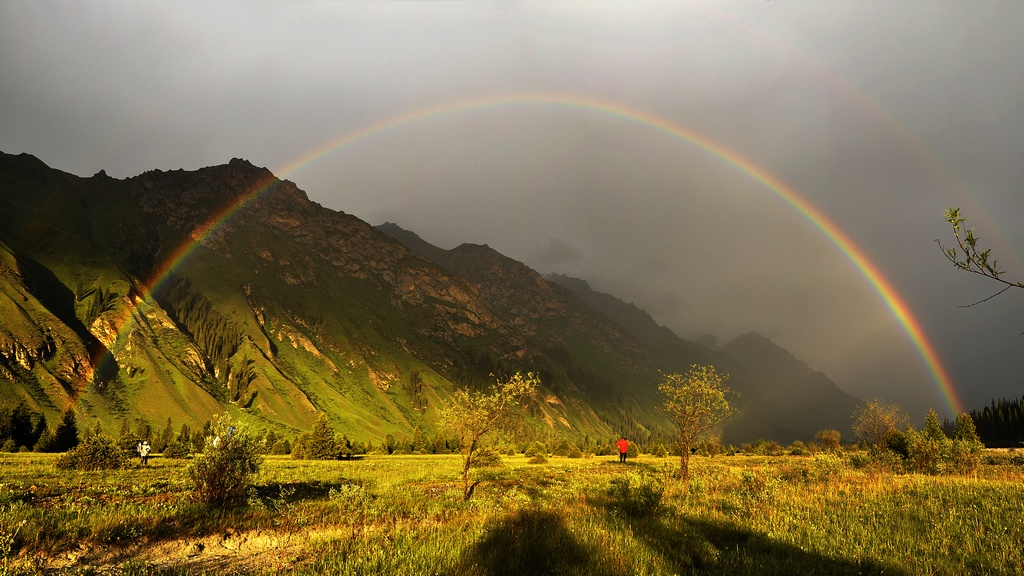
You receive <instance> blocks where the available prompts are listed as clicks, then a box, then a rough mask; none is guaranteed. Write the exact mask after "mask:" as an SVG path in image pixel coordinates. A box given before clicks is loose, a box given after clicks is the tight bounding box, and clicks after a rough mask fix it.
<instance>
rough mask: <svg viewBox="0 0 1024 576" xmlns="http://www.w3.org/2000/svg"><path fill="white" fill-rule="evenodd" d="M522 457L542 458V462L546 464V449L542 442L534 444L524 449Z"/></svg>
mask: <svg viewBox="0 0 1024 576" xmlns="http://www.w3.org/2000/svg"><path fill="white" fill-rule="evenodd" d="M523 455H524V456H526V457H527V458H534V457H536V456H541V457H543V458H544V461H545V462H547V455H548V448H547V446H545V445H544V443H543V442H534V443H533V444H530V445H529V446H527V447H526V451H524V452H523Z"/></svg>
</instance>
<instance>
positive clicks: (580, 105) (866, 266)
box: [147, 93, 964, 414]
mask: <svg viewBox="0 0 1024 576" xmlns="http://www.w3.org/2000/svg"><path fill="white" fill-rule="evenodd" d="M511 106H547V107H561V108H567V109H572V110H583V111H591V112H596V113H599V114H603V115H607V116H612V117H615V118H620V119H622V120H625V121H627V122H630V123H635V124H640V125H643V126H646V127H648V128H651V129H653V130H656V131H658V132H661V133H664V134H667V135H670V136H672V137H674V138H676V139H678V140H680V141H682V142H685V143H686V144H689V145H692V146H694V147H696V148H698V149H700V150H702V151H704V152H706V153H708V154H710V155H711V156H714V157H716V158H718V159H719V160H721V161H723V162H725V163H726V164H728V165H731V166H733V167H734V168H736V169H738V170H739V171H740V172H742V173H744V174H746V175H747V176H748V177H750V178H751V179H753V180H754V181H756V182H757V183H759V184H760V185H761V186H763V187H764V188H766V189H767V190H769V191H771V192H772V193H773V194H775V195H776V196H777V197H778V198H780V199H781V200H783V201H784V202H785V203H787V204H789V205H790V206H792V207H793V208H794V209H795V210H796V211H797V212H798V213H800V214H801V215H802V216H803V217H804V218H806V219H807V220H808V221H809V222H810V223H811V224H813V225H814V227H815V228H817V229H818V230H819V231H820V232H821V233H822V234H823V235H824V236H825V237H826V238H827V239H828V240H829V241H830V242H831V243H832V244H833V245H835V246H836V248H838V249H839V251H840V253H842V254H843V255H844V256H845V257H846V258H847V259H848V260H849V261H850V262H851V263H852V264H853V266H854V268H856V270H857V271H859V272H860V274H861V275H862V276H863V277H864V278H865V279H866V280H867V281H868V283H869V284H870V286H871V287H872V289H873V290H874V291H875V292H876V293H877V294H878V296H879V297H880V298H881V300H882V302H883V303H884V304H885V306H886V307H887V308H888V309H889V311H890V312H891V313H892V315H893V317H894V318H895V319H896V320H897V321H898V322H899V324H900V326H901V327H902V329H903V331H904V332H905V333H906V334H907V337H908V338H909V339H910V341H911V342H912V344H913V345H914V347H915V348H916V349H917V351H918V354H919V355H920V358H921V360H922V362H923V364H924V366H925V368H926V369H927V371H928V372H929V374H930V375H931V378H932V379H933V380H934V382H935V384H936V386H937V387H938V389H939V392H940V394H941V396H942V398H943V400H944V401H945V402H946V404H947V407H948V408H949V410H950V411H951V412H952V413H954V414H960V413H962V412H963V411H964V410H963V405H962V403H961V401H960V399H959V397H958V395H957V393H956V389H955V388H954V386H953V383H952V381H951V379H950V377H949V374H948V372H947V371H946V369H945V367H944V366H943V365H942V362H941V361H940V360H939V357H938V354H937V353H936V351H935V348H934V346H933V345H932V344H931V342H930V341H929V340H928V338H927V336H926V334H925V332H924V330H923V329H922V328H921V325H920V323H919V322H918V321H917V319H916V318H915V317H914V315H913V313H912V312H911V310H910V307H909V306H907V304H906V302H904V300H903V298H902V297H900V295H899V293H897V291H896V290H895V289H894V288H893V286H892V284H891V283H890V282H889V281H888V280H887V279H886V278H885V276H884V275H883V274H882V271H881V270H880V269H879V268H878V266H876V265H875V264H874V263H873V262H872V261H871V260H870V259H869V258H868V257H867V255H866V254H865V253H864V251H863V250H861V249H860V248H859V247H858V246H857V245H856V244H855V243H854V242H853V241H852V240H851V239H850V237H849V236H847V235H846V233H845V232H843V231H842V229H840V228H839V226H837V225H836V224H835V222H833V221H832V220H830V219H829V218H828V217H827V216H825V215H824V214H823V213H822V212H821V211H819V210H818V209H817V208H816V207H815V206H814V205H812V204H811V203H810V202H808V201H807V200H806V199H804V198H803V197H802V196H800V194H798V193H797V192H796V190H794V189H793V188H791V187H790V186H788V185H787V184H786V183H785V182H783V181H782V180H780V179H779V178H777V177H775V176H774V175H772V174H771V173H769V172H768V171H767V170H765V169H763V168H761V167H759V166H757V165H756V164H754V163H753V162H751V161H749V160H747V159H746V158H744V157H742V156H740V155H739V154H738V153H736V152H735V151H733V150H731V149H729V148H727V147H726V146H723V145H721V144H719V143H717V142H714V141H712V140H710V139H708V138H707V137H705V136H703V135H701V134H699V133H697V132H694V131H693V130H690V129H688V128H686V127H684V126H682V125H680V124H678V123H676V122H674V121H672V120H670V119H668V118H664V117H662V116H657V115H655V114H652V113H650V112H647V111H645V110H641V109H637V108H633V107H630V106H627V105H624V104H621V103H618V102H612V101H607V100H601V99H596V98H591V97H586V96H581V95H577V94H565V93H556V94H547V93H515V94H503V95H498V96H491V97H485V98H477V99H470V100H461V101H457V102H451V103H446V104H442V105H438V106H432V107H428V108H422V109H419V110H416V111H413V112H409V113H407V114H403V115H400V116H395V117H392V118H388V119H385V120H382V121H379V122H376V123H374V124H369V125H367V126H365V127H363V128H360V129H357V130H354V131H351V132H348V133H346V134H344V135H342V136H340V137H339V138H336V139H333V140H330V141H328V142H326V143H324V144H323V145H321V146H319V147H317V148H315V149H313V150H311V151H310V152H309V153H307V154H305V155H303V156H301V157H299V158H297V159H295V160H293V161H292V162H290V163H288V164H286V165H284V166H279V167H276V168H275V169H274V170H273V172H274V173H275V174H276V175H277V176H279V177H280V178H282V179H283V178H286V177H287V176H289V175H291V174H293V173H294V172H296V171H298V170H299V169H301V168H303V167H305V166H307V165H309V164H312V163H313V162H315V161H316V160H318V159H320V158H323V157H325V156H327V155H329V154H331V153H333V152H335V151H337V150H339V149H341V148H344V147H345V146H348V145H351V144H354V143H356V142H359V141H362V140H365V139H368V138H371V137H375V136H380V135H383V134H386V133H387V132H389V131H393V130H397V129H401V128H405V127H407V126H409V125H412V124H416V123H421V122H425V121H428V120H436V119H439V118H443V117H446V116H454V115H465V114H470V113H480V112H486V111H488V110H491V109H496V108H503V107H511ZM276 181H277V180H276V178H272V177H268V179H267V181H266V182H261V183H259V184H258V185H256V186H254V187H253V188H252V189H251V190H250V192H248V193H246V194H244V195H242V196H241V198H240V200H239V201H238V202H236V203H235V204H233V205H231V206H229V207H227V208H226V209H224V210H222V211H220V212H219V213H217V214H215V215H214V216H213V217H212V218H210V219H209V220H208V221H207V222H206V223H205V224H204V225H203V226H201V227H199V228H197V229H196V230H194V231H193V233H192V235H191V240H190V241H188V242H185V243H184V244H183V245H182V246H180V247H178V249H176V250H175V251H174V252H173V253H172V254H170V255H168V257H167V258H165V259H164V264H163V265H162V266H160V267H159V268H158V269H157V271H156V272H155V274H154V275H153V276H152V277H151V279H150V281H149V282H148V283H147V285H148V289H149V290H150V291H152V290H155V289H157V288H158V287H159V286H160V285H161V284H162V283H163V282H164V281H166V279H167V278H168V276H169V275H170V274H171V273H172V272H173V271H174V270H175V269H176V268H178V267H179V266H180V265H181V264H182V262H184V261H185V260H186V259H187V258H188V257H189V255H190V254H192V252H193V251H194V250H195V249H196V247H197V246H199V245H200V244H201V243H202V242H203V240H205V239H206V238H208V237H209V236H210V235H211V234H213V233H214V232H216V231H217V230H218V229H220V228H221V227H222V226H224V224H225V223H227V222H229V221H230V220H231V218H232V217H233V216H234V215H235V214H237V213H238V212H239V211H240V210H242V209H243V208H244V207H245V206H247V205H248V204H249V203H251V202H252V201H253V200H254V199H255V198H258V197H259V196H260V194H262V193H264V192H266V191H267V190H268V189H269V188H270V187H271V186H272V185H273V184H274V183H275V182H276Z"/></svg>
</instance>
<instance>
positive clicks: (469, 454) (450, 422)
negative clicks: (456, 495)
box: [438, 372, 540, 500]
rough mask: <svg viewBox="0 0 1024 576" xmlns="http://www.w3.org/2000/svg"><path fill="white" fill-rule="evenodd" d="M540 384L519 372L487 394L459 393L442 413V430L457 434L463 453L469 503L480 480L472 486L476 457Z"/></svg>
mask: <svg viewBox="0 0 1024 576" xmlns="http://www.w3.org/2000/svg"><path fill="white" fill-rule="evenodd" d="M539 384H540V381H539V379H538V377H537V376H535V375H534V374H533V373H532V372H529V373H527V374H526V376H523V375H522V374H521V373H519V372H516V374H515V375H513V376H512V377H511V378H509V379H508V380H506V381H504V382H502V381H500V380H499V381H497V382H495V384H494V385H493V386H491V388H490V389H489V390H487V391H472V392H467V391H466V390H456V391H455V393H454V394H452V396H451V398H450V399H449V402H448V405H447V406H445V407H443V408H442V409H441V410H439V411H438V417H439V422H440V425H441V427H442V428H444V429H445V430H448V431H450V432H452V433H453V434H455V436H456V438H458V440H459V448H460V450H461V452H462V497H463V499H465V500H469V499H470V497H471V496H472V495H473V489H474V488H475V487H476V485H477V484H479V481H477V482H474V483H473V484H472V485H470V483H469V469H470V467H471V466H472V465H473V456H474V455H475V454H476V451H477V449H479V448H480V445H481V443H482V442H484V441H486V440H487V439H488V438H489V437H490V436H491V435H492V434H494V433H495V432H497V431H499V430H502V429H504V428H507V427H508V426H509V424H510V423H511V421H512V420H513V418H514V416H516V415H517V414H518V412H517V411H516V408H517V407H518V406H519V403H520V402H521V401H522V400H523V399H524V398H526V397H528V396H530V395H531V394H533V393H534V391H535V390H536V389H537V386H538V385H539Z"/></svg>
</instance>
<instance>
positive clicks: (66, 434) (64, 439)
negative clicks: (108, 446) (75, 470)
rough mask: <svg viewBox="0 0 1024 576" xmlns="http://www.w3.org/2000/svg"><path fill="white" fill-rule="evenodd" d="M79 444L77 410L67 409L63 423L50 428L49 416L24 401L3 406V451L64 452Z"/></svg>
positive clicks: (0, 433)
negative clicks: (47, 419)
mask: <svg viewBox="0 0 1024 576" xmlns="http://www.w3.org/2000/svg"><path fill="white" fill-rule="evenodd" d="M77 445H78V424H77V422H76V419H75V412H74V410H71V409H70V408H69V409H67V410H65V411H64V413H63V414H62V415H61V420H60V423H59V424H57V426H56V427H55V428H53V429H50V427H49V426H48V425H47V423H46V415H45V414H42V413H37V412H35V411H33V410H32V409H31V408H29V407H28V406H27V405H26V404H25V403H24V402H21V403H19V404H18V405H17V406H14V407H8V406H0V451H3V452H28V451H35V452H65V451H67V450H70V449H71V448H74V447H75V446H77Z"/></svg>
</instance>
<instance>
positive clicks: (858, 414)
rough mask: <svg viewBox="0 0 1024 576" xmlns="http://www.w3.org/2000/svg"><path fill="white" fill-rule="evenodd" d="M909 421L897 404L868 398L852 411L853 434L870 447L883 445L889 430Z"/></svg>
mask: <svg viewBox="0 0 1024 576" xmlns="http://www.w3.org/2000/svg"><path fill="white" fill-rule="evenodd" d="M909 422H910V419H909V418H908V417H907V415H906V414H905V413H904V412H903V411H902V410H901V409H900V407H899V406H898V405H896V404H892V405H889V404H885V403H883V402H882V401H881V400H869V401H868V402H867V403H866V404H864V405H863V406H859V407H858V408H856V409H855V410H854V411H853V434H854V436H856V438H857V439H858V440H860V441H862V442H866V443H867V444H868V446H870V447H871V448H873V449H879V448H883V447H884V444H885V439H886V437H887V436H889V433H890V432H892V431H894V430H895V431H900V430H902V429H904V428H906V427H907V425H908V424H909Z"/></svg>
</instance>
